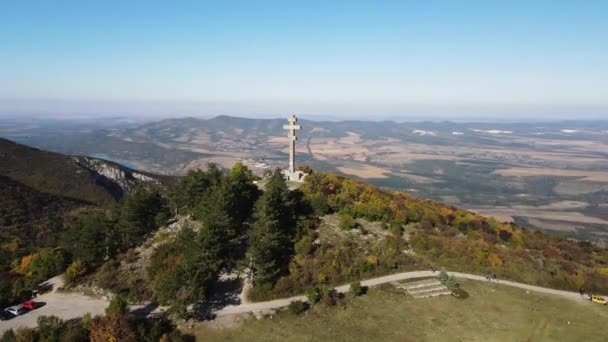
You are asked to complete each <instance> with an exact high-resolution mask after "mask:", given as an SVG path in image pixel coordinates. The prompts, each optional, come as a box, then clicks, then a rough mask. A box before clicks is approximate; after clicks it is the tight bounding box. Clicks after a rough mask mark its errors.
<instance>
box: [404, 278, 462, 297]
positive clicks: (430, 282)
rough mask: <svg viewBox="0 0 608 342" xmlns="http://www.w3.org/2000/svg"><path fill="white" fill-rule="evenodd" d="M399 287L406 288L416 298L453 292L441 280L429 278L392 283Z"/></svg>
mask: <svg viewBox="0 0 608 342" xmlns="http://www.w3.org/2000/svg"><path fill="white" fill-rule="evenodd" d="M392 284H393V285H394V286H395V287H397V288H399V289H404V290H405V291H406V292H407V293H409V294H410V295H411V296H412V297H414V298H429V297H436V296H442V295H449V294H452V291H450V290H449V289H448V288H447V287H445V285H443V284H441V282H440V281H439V280H436V279H427V280H420V281H414V282H407V283H397V282H394V283H392Z"/></svg>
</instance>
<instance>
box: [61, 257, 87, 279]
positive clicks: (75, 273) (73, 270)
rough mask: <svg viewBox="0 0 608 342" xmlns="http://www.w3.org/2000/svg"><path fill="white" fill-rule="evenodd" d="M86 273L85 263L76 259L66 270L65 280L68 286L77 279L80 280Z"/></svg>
mask: <svg viewBox="0 0 608 342" xmlns="http://www.w3.org/2000/svg"><path fill="white" fill-rule="evenodd" d="M85 271H86V268H85V266H84V263H83V262H82V261H80V259H76V260H74V261H72V263H71V264H70V266H68V268H67V269H66V270H65V274H64V276H63V278H64V279H65V282H66V283H67V284H70V283H72V282H74V281H75V280H76V279H78V277H80V276H81V275H82V274H84V272H85Z"/></svg>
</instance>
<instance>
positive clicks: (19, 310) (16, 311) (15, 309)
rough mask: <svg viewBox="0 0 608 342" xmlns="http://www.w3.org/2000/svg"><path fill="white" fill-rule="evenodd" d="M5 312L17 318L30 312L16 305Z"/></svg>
mask: <svg viewBox="0 0 608 342" xmlns="http://www.w3.org/2000/svg"><path fill="white" fill-rule="evenodd" d="M4 311H6V312H8V313H11V314H13V315H15V316H20V315H23V314H24V313H26V312H28V311H29V310H28V309H26V308H23V307H21V306H19V305H15V306H11V307H9V308H6V309H4Z"/></svg>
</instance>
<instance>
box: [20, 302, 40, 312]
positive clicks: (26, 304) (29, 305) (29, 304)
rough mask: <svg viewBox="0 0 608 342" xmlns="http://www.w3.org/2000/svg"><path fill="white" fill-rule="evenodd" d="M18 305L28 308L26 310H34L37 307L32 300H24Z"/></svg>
mask: <svg viewBox="0 0 608 342" xmlns="http://www.w3.org/2000/svg"><path fill="white" fill-rule="evenodd" d="M19 306H20V307H22V308H24V309H28V310H34V309H36V308H37V307H38V305H37V303H36V302H34V301H33V300H28V301H25V302H23V303H21V304H19Z"/></svg>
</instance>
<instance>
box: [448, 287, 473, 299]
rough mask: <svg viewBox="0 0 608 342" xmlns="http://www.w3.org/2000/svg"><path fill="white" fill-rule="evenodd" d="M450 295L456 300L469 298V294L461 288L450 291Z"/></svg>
mask: <svg viewBox="0 0 608 342" xmlns="http://www.w3.org/2000/svg"><path fill="white" fill-rule="evenodd" d="M452 295H453V296H454V297H456V298H458V299H466V298H469V293H468V292H467V291H465V290H463V289H461V288H458V289H455V290H454V291H452Z"/></svg>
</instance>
